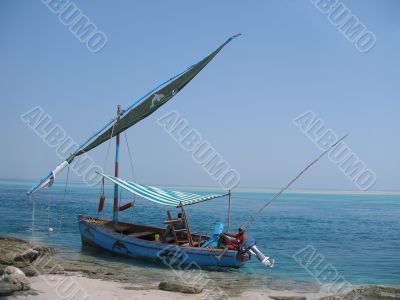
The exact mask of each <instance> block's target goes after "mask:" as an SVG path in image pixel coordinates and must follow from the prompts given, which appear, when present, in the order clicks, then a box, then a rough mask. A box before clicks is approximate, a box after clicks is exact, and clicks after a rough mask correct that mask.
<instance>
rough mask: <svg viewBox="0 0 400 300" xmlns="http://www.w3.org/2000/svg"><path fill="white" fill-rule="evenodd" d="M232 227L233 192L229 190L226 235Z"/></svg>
mask: <svg viewBox="0 0 400 300" xmlns="http://www.w3.org/2000/svg"><path fill="white" fill-rule="evenodd" d="M230 227H231V190H229V194H228V227H227V228H226V233H229V229H230Z"/></svg>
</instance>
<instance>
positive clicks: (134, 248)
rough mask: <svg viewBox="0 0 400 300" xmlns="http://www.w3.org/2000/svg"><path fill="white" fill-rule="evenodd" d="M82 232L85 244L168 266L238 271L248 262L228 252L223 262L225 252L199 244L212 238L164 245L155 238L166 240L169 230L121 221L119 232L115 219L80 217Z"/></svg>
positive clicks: (234, 253)
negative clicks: (216, 267) (179, 244)
mask: <svg viewBox="0 0 400 300" xmlns="http://www.w3.org/2000/svg"><path fill="white" fill-rule="evenodd" d="M78 220H79V230H80V232H81V238H82V244H84V245H88V246H92V247H98V248H102V249H104V250H108V251H111V252H113V253H117V254H120V255H124V256H129V257H133V258H144V259H148V260H151V261H161V262H164V263H166V264H168V265H171V264H173V265H182V266H183V265H184V266H187V265H192V266H193V265H197V266H211V267H214V266H218V267H231V268H238V267H241V266H243V265H244V262H242V261H240V260H239V259H238V258H237V254H238V253H237V251H232V250H229V251H227V252H226V253H225V254H224V255H223V257H222V258H221V259H217V257H218V256H219V255H220V254H221V252H222V251H223V250H221V249H212V248H211V249H210V248H202V247H199V242H198V241H202V242H204V241H206V240H207V239H209V237H208V236H205V235H200V234H195V233H193V234H191V237H192V239H193V240H194V241H195V242H194V245H193V246H190V245H187V246H178V244H177V243H175V242H172V243H162V242H158V241H156V240H155V236H156V235H159V236H160V237H162V236H163V235H164V234H165V229H163V228H160V227H153V226H144V225H137V224H129V223H122V222H119V223H118V224H119V226H120V228H119V229H118V230H116V229H115V228H114V226H113V224H114V223H113V221H112V220H104V219H98V218H92V217H86V216H79V217H78Z"/></svg>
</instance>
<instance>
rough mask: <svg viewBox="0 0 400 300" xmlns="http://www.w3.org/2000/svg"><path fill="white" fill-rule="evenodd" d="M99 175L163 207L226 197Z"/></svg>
mask: <svg viewBox="0 0 400 300" xmlns="http://www.w3.org/2000/svg"><path fill="white" fill-rule="evenodd" d="M100 175H102V176H104V177H105V178H107V179H109V180H110V181H112V182H114V183H115V184H117V185H118V186H120V187H121V188H123V189H125V190H127V191H129V192H131V193H132V194H135V195H137V196H139V197H142V198H144V199H147V200H149V201H152V202H156V203H158V204H163V205H169V206H175V207H178V206H180V205H181V204H182V205H190V204H195V203H199V202H203V201H207V200H211V199H215V198H219V197H223V196H226V195H199V194H193V193H185V192H177V191H171V190H166V189H161V188H158V187H154V186H149V185H143V184H137V183H134V182H130V181H126V180H123V179H121V178H118V177H114V176H109V175H106V174H102V173H100Z"/></svg>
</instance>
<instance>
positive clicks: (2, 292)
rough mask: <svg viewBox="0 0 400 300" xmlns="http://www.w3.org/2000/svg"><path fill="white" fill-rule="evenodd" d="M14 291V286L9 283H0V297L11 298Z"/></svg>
mask: <svg viewBox="0 0 400 300" xmlns="http://www.w3.org/2000/svg"><path fill="white" fill-rule="evenodd" d="M15 291H17V290H16V289H15V286H14V285H13V284H11V283H8V282H4V281H0V297H4V296H11V295H12V294H13V293H14V292H15Z"/></svg>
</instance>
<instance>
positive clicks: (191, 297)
mask: <svg viewBox="0 0 400 300" xmlns="http://www.w3.org/2000/svg"><path fill="white" fill-rule="evenodd" d="M236 292H238V291H236ZM204 293H205V291H203V293H200V294H184V293H179V292H168V291H162V290H159V289H158V285H155V286H154V287H153V288H148V287H143V286H141V285H135V284H134V283H124V282H116V281H108V280H102V279H93V278H88V277H85V276H83V275H82V274H76V273H70V274H64V275H39V276H37V277H34V278H33V279H32V280H31V290H29V291H24V292H17V293H15V294H14V295H13V296H12V299H18V300H25V299H33V300H39V299H40V300H54V299H66V298H68V299H76V300H78V299H116V300H117V299H118V300H128V299H129V300H132V299H133V300H142V299H143V300H184V299H188V300H200V299H205V298H204V297H205V294H204ZM74 294H76V296H75V297H74V296H73V295H74ZM236 294H237V296H228V297H229V298H222V299H232V300H247V299H260V300H261V299H277V298H276V297H286V298H282V299H309V300H318V299H321V298H323V297H326V296H328V295H329V294H327V293H323V292H319V293H312V292H304V293H302V292H295V291H285V290H284V291H278V290H272V289H268V290H263V291H243V292H241V293H236ZM88 296H89V297H88ZM270 296H272V298H271V297H270ZM290 297H292V298H290ZM299 297H300V298H299ZM301 297H302V298H301ZM10 299H11V298H10ZM207 299H213V298H207Z"/></svg>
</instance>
